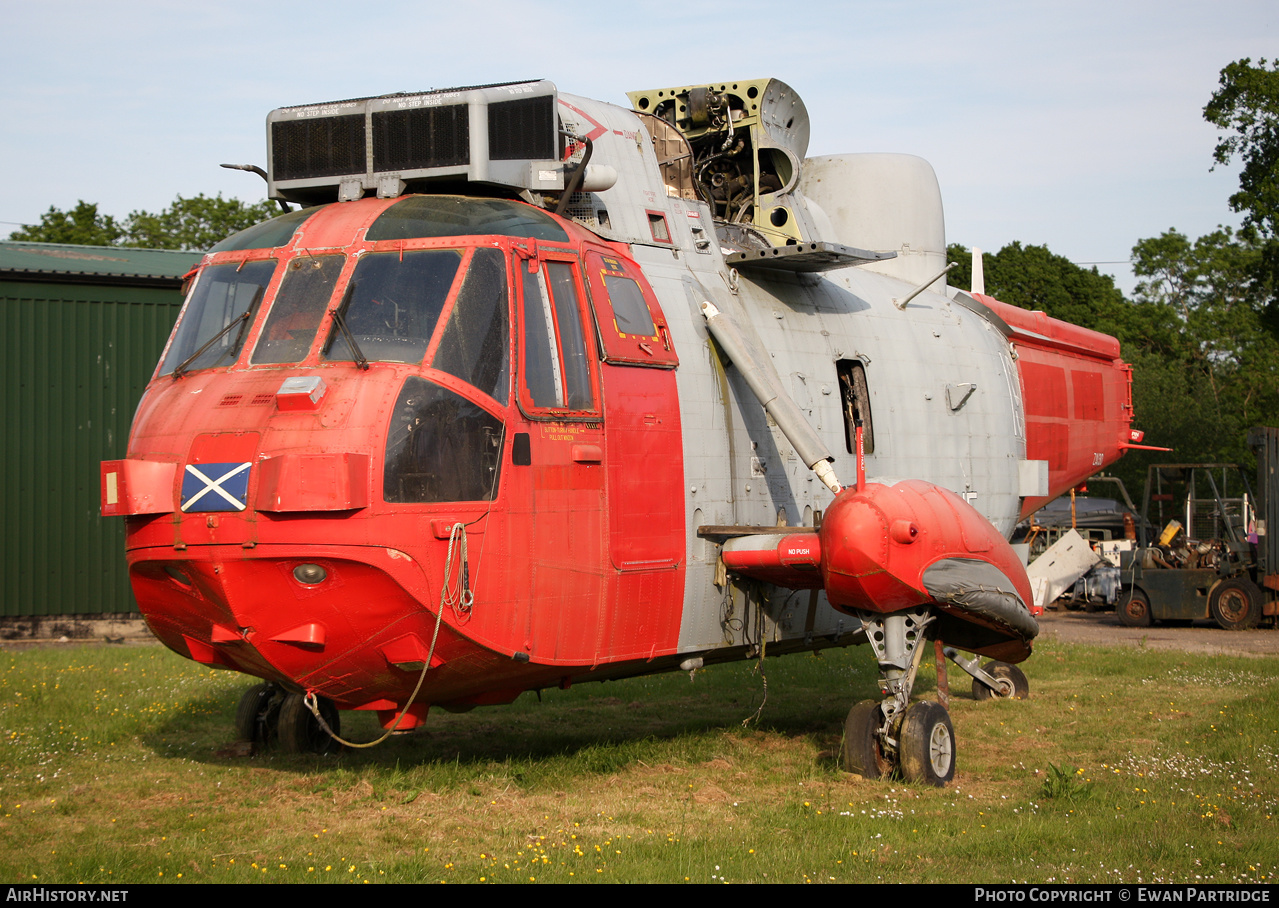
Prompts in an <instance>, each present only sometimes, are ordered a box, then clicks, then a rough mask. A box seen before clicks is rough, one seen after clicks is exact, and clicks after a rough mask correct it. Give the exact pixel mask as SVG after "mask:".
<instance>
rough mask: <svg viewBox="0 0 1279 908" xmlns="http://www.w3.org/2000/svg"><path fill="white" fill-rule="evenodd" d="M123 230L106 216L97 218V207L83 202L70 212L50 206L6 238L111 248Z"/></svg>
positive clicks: (111, 218)
mask: <svg viewBox="0 0 1279 908" xmlns="http://www.w3.org/2000/svg"><path fill="white" fill-rule="evenodd" d="M124 233H125V231H124V228H123V227H122V226H121V225H120V224H119V223H118V222H117V221H116V219H115V218H113V217H111V215H109V214H99V213H98V206H97V205H96V204H90V203H88V202H86V201H84V200H81V201H79V202H77V203H76V206H75V208H72V209H71V210H70V211H60V210H59V209H57V208H55V207H52V206H50V208H49V210H48V211H46V212H45V213H44V214H42V215H41V216H40V223H39V224H32V225H31V226H29V227H23V228H22V229H21V230H15V231H13V233H11V234H9V239H11V240H26V241H27V242H32V243H74V244H78V245H82V246H115V245H118V244H119V243H120V241H121V240H122V239H123V238H124Z"/></svg>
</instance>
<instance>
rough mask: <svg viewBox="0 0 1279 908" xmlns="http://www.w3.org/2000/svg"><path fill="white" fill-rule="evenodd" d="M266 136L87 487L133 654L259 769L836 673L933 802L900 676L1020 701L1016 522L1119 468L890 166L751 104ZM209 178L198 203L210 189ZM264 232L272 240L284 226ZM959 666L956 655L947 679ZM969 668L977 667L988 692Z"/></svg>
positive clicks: (674, 100)
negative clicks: (534, 711)
mask: <svg viewBox="0 0 1279 908" xmlns="http://www.w3.org/2000/svg"><path fill="white" fill-rule="evenodd" d="M628 97H629V100H630V102H631V107H630V109H627V108H624V107H621V106H618V105H614V104H609V103H605V102H600V101H594V100H591V99H588V98H584V97H579V96H575V95H570V94H566V93H562V92H560V91H559V89H558V88H557V87H556V86H555V85H554V84H553V83H552V82H549V81H546V80H539V81H531V82H521V83H509V84H500V85H485V86H474V87H467V88H458V89H447V90H431V91H426V92H420V93H400V94H391V95H384V96H379V97H371V98H359V99H352V100H345V101H336V102H327V103H320V104H308V105H299V106H292V107H283V108H278V109H276V110H274V111H272V112H271V113H270V114H269V115H268V117H267V154H268V159H269V165H270V166H269V167H268V168H267V169H266V170H261V169H260V168H256V167H252V166H251V165H239V166H241V167H242V168H244V169H254V170H257V171H258V172H259V173H261V174H262V175H263V176H264V177H265V178H266V180H267V183H268V187H269V190H268V195H269V196H270V197H271V198H273V199H276V200H277V201H279V203H280V205H281V208H282V209H283V210H284V213H282V214H281V215H280V216H278V217H275V218H273V219H271V220H269V221H266V222H263V223H261V224H258V225H256V226H254V227H250V228H249V229H247V230H245V231H242V232H240V233H237V234H235V235H233V236H231V237H228V238H227V239H225V240H224V241H222V242H221V243H219V244H217V245H216V246H214V247H213V248H212V249H211V250H210V251H209V252H208V254H207V255H205V257H204V258H203V260H202V261H201V263H200V264H199V265H198V266H197V268H196V269H195V270H194V271H193V273H192V274H191V275H190V276H189V280H188V289H187V296H186V301H185V303H184V306H183V309H182V311H181V314H180V316H179V318H178V321H177V324H176V326H175V328H174V330H173V333H172V335H171V337H170V339H169V342H168V344H167V346H166V348H165V350H164V353H163V354H162V356H161V359H160V362H159V364H158V366H157V368H156V371H155V374H154V376H153V378H152V380H151V381H150V383H149V384H148V386H147V388H146V390H145V392H144V394H143V397H142V400H141V402H140V403H139V405H138V409H137V412H136V415H135V418H134V421H133V427H132V431H131V434H130V439H129V443H128V450H127V455H126V457H125V458H123V459H121V460H113V461H106V462H104V463H103V464H102V471H101V492H102V513H103V514H104V515H109V516H111V515H114V516H122V517H124V518H125V521H126V548H127V555H126V557H127V560H128V566H129V576H130V582H131V585H132V588H133V591H134V594H135V596H136V598H137V601H138V605H139V608H140V610H141V612H142V614H143V616H144V617H145V619H146V621H147V624H148V626H149V627H150V629H151V631H152V632H153V633H154V634H155V636H156V637H158V638H159V639H160V640H161V641H162V642H163V643H164V644H165V645H167V646H168V647H169V648H171V649H172V650H174V651H175V652H177V653H178V654H180V655H182V656H184V657H188V658H190V659H193V660H195V661H196V662H198V663H201V664H204V665H209V666H217V667H221V668H226V669H231V670H235V671H239V672H243V673H245V674H248V675H251V676H256V677H257V678H259V679H261V683H259V684H257V685H256V686H254V687H252V688H250V689H249V690H248V691H247V692H246V693H245V695H244V697H243V699H242V700H241V702H240V704H239V707H238V710H237V715H236V726H237V730H238V731H239V733H240V735H241V736H242V737H243V738H244V739H247V740H254V741H257V742H259V743H261V742H267V741H272V742H275V743H277V744H278V746H280V747H282V748H283V749H284V750H286V751H289V752H310V751H318V752H323V751H326V750H329V749H332V748H335V747H336V746H337V741H339V740H340V711H343V710H366V711H372V712H374V713H375V714H376V715H377V718H378V720H379V722H380V723H381V725H382V726H383V728H384V729H386V731H387V733H388V734H389V733H391V732H393V731H394V732H405V731H410V730H413V729H416V728H418V727H420V726H421V725H422V723H423V722H425V720H426V718H427V714H428V712H429V710H430V709H431V708H433V707H438V708H441V709H444V710H450V711H465V710H469V709H472V708H474V707H477V706H487V705H498V704H504V703H509V702H511V701H513V700H514V699H515V698H516V697H518V696H519V695H520V694H521V693H523V692H525V691H540V690H542V689H546V688H552V687H558V688H564V689H567V688H569V687H570V686H572V685H573V684H577V683H583V682H588V681H605V680H611V679H619V678H624V677H629V676H635V675H641V674H648V673H655V672H669V671H678V670H682V671H689V672H693V671H696V670H697V669H699V668H702V667H703V666H706V665H711V664H715V663H721V662H727V661H732V660H743V659H754V658H763V656H764V655H769V656H776V655H784V654H788V653H801V652H813V651H816V650H820V649H823V648H826V647H837V646H850V645H860V644H867V643H868V644H869V645H870V648H871V650H872V651H873V654H874V658H875V660H876V663H877V666H878V669H879V673H880V691H881V698H880V699H879V700H865V701H862V702H860V703H857V704H855V705H853V706H852V708H851V710H850V712H849V715H848V718H847V721H846V723H845V727H844V735H843V747H842V751H841V753H842V756H841V760H842V763H843V766H844V768H845V769H847V770H849V771H851V772H856V773H860V774H862V775H864V776H866V777H868V778H872V779H873V778H881V777H885V776H887V775H889V774H893V773H897V774H900V775H901V776H902V777H904V778H906V779H908V780H911V781H919V782H923V783H926V784H932V785H944V784H945V783H946V782H947V781H949V780H951V779H952V778H953V777H954V772H955V750H956V748H955V735H954V729H953V725H952V723H951V721H950V718H949V715H948V712H947V710H946V708H945V707H944V706H943V705H942V704H940V703H937V702H933V701H927V700H915V701H912V700H911V690H912V687H913V684H914V681H915V676H916V672H917V670H918V668H919V665H920V663H921V659H922V657H923V655H924V654H925V652H926V651H927V650H928V649H929V647H928V646H927V643H928V642H930V641H931V642H933V643H934V646H935V647H936V648H937V649H938V650H939V651H940V650H941V646H942V645H944V646H945V654H946V655H947V656H948V657H950V658H951V659H952V660H953V661H954V662H955V664H957V665H959V666H960V667H961V668H962V669H963V670H964V671H966V672H967V673H968V674H970V675H972V676H973V679H974V680H973V690H974V693H975V695H976V696H978V697H979V698H989V697H1008V696H1024V695H1025V694H1026V691H1027V689H1028V683H1027V680H1026V677H1025V675H1024V673H1022V672H1021V670H1020V669H1019V668H1017V665H1016V663H1019V662H1022V661H1024V660H1025V659H1026V658H1027V657H1028V656H1029V655H1030V653H1031V650H1032V645H1033V640H1034V637H1035V636H1036V634H1037V631H1038V627H1037V624H1036V621H1035V618H1034V615H1033V614H1032V609H1033V602H1032V597H1031V593H1030V588H1029V582H1028V580H1027V578H1026V572H1025V568H1024V565H1023V562H1022V559H1021V558H1020V557H1019V556H1018V554H1017V553H1016V551H1015V550H1014V549H1013V548H1012V547H1011V546H1010V545H1009V543H1008V541H1007V539H1008V536H1009V535H1010V534H1011V532H1012V530H1013V528H1014V526H1015V524H1016V523H1017V521H1018V520H1020V519H1021V518H1023V517H1024V516H1026V515H1028V514H1029V513H1031V512H1032V511H1034V510H1036V509H1037V508H1038V507H1040V506H1041V505H1043V504H1044V503H1045V502H1047V501H1048V500H1050V499H1052V498H1054V497H1056V496H1057V495H1059V494H1061V493H1062V492H1064V491H1065V490H1067V489H1069V488H1071V487H1072V486H1075V485H1077V484H1078V483H1079V482H1081V481H1082V480H1084V479H1085V478H1087V477H1088V476H1089V475H1091V474H1092V473H1094V472H1096V471H1097V470H1100V469H1102V468H1104V467H1106V466H1107V465H1109V464H1111V463H1112V462H1114V461H1115V460H1117V459H1118V458H1119V457H1120V456H1121V455H1122V454H1123V453H1124V451H1125V450H1127V449H1128V448H1131V447H1137V446H1139V445H1138V442H1140V441H1141V433H1140V432H1139V431H1136V430H1134V429H1132V421H1133V412H1132V402H1131V376H1132V373H1131V369H1130V367H1129V366H1128V365H1127V364H1125V363H1124V362H1123V360H1122V359H1121V357H1120V351H1119V344H1118V342H1117V341H1116V340H1115V339H1114V338H1112V337H1108V336H1106V335H1103V334H1099V333H1097V332H1094V331H1090V330H1087V329H1084V328H1081V327H1078V326H1075V325H1071V324H1068V323H1065V322H1062V321H1058V320H1054V319H1052V318H1049V317H1048V316H1046V315H1045V314H1044V313H1041V312H1030V311H1026V310H1022V309H1019V308H1016V307H1014V306H1010V305H1006V304H1003V303H1001V302H999V301H998V300H996V299H994V298H992V297H989V296H986V295H985V294H984V293H983V292H982V288H980V287H974V288H973V291H972V292H966V291H963V290H959V289H957V288H953V287H949V286H948V285H947V283H946V281H945V279H944V278H945V275H946V272H947V270H948V267H949V266H947V264H946V242H945V227H944V219H943V213H942V206H941V195H940V190H939V187H938V184H937V179H936V176H935V174H934V173H933V170H932V168H931V167H930V165H929V164H928V163H927V162H925V161H923V160H922V159H920V158H918V157H913V156H910V155H900V154H846V155H831V156H817V157H807V156H806V155H807V146H808V139H809V128H810V123H809V118H808V113H807V110H806V108H805V105H804V103H803V101H802V100H801V99H800V97H799V95H798V94H797V93H796V92H795V91H794V89H792V88H791V87H790V86H788V85H786V84H785V83H783V82H781V81H779V80H777V79H771V78H765V79H755V80H745V81H737V82H722V83H715V84H704V85H686V86H676V87H664V88H657V89H651V90H642V91H635V92H631V93H629V95H628ZM226 166H231V165H226ZM290 203H293V204H296V205H299V206H300V207H298V208H293V207H292V206H291V205H290ZM963 653H971V654H974V656H973V657H972V658H969V657H966V656H964V655H963ZM977 656H986V657H990V659H992V660H993V661H990V662H987V663H986V664H985V665H982V664H981V663H980V660H979V659H978V658H976V657H977Z"/></svg>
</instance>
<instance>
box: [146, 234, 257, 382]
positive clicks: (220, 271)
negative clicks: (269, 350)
mask: <svg viewBox="0 0 1279 908" xmlns="http://www.w3.org/2000/svg"><path fill="white" fill-rule="evenodd" d="M274 273H275V259H265V260H262V261H257V262H228V263H226V264H223V265H212V266H210V267H208V268H206V269H205V270H204V271H203V273H201V275H200V277H199V279H198V280H197V281H196V284H195V287H194V288H193V289H192V291H191V295H190V296H189V297H188V298H187V302H186V305H185V306H184V307H183V309H182V319H181V321H179V322H178V327H177V328H176V329H175V330H174V332H173V341H172V343H170V344H169V352H168V354H167V355H166V356H165V357H164V362H163V363H161V364H160V374H161V375H168V374H169V373H170V372H177V373H179V374H181V373H185V372H190V371H192V370H194V369H212V368H214V367H216V366H229V365H230V364H231V363H233V362H235V360H236V358H237V357H238V356H239V355H240V349H241V347H243V346H244V339H245V338H246V337H247V336H248V333H249V327H250V326H251V325H252V324H253V319H254V317H255V316H256V315H257V310H258V306H259V304H260V303H261V302H262V297H263V295H264V294H265V293H266V288H267V285H268V284H270V283H271V275H272V274H274Z"/></svg>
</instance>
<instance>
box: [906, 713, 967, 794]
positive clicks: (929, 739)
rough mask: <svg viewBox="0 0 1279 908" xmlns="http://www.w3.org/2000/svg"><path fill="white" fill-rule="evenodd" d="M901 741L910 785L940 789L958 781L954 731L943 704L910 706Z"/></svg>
mask: <svg viewBox="0 0 1279 908" xmlns="http://www.w3.org/2000/svg"><path fill="white" fill-rule="evenodd" d="M898 742H899V743H898V751H899V755H900V759H901V773H902V778H903V779H905V780H906V781H907V782H923V783H926V784H928V785H934V786H936V787H937V788H941V787H942V786H944V785H945V784H946V783H947V782H949V781H950V780H951V779H953V778H955V729H954V727H953V726H952V725H951V724H950V716H949V715H948V714H947V713H946V708H945V707H944V706H942V705H941V704H940V703H934V702H932V701H931V700H920V701H919V702H918V703H912V704H911V705H910V706H909V707H907V709H906V716H905V718H904V719H903V720H902V728H901V732H900V734H899V735H898Z"/></svg>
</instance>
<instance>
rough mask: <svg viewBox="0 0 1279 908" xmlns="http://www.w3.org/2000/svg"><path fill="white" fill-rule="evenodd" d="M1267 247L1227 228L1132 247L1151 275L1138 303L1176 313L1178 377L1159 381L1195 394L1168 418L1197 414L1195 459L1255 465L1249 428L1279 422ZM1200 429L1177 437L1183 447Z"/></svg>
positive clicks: (1140, 267)
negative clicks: (1264, 259) (1268, 314)
mask: <svg viewBox="0 0 1279 908" xmlns="http://www.w3.org/2000/svg"><path fill="white" fill-rule="evenodd" d="M1263 246H1264V244H1261V243H1258V242H1257V241H1256V239H1255V234H1252V235H1251V236H1250V235H1249V233H1248V232H1244V233H1243V234H1242V235H1239V234H1235V233H1234V231H1232V230H1231V229H1230V228H1229V227H1221V228H1218V229H1217V230H1215V231H1214V232H1212V233H1210V234H1207V235H1206V236H1202V237H1200V238H1199V239H1198V240H1196V241H1195V242H1193V243H1191V242H1190V240H1189V239H1188V238H1187V237H1186V236H1185V235H1183V234H1181V233H1179V232H1177V231H1175V230H1168V231H1166V232H1164V233H1163V234H1162V235H1161V236H1158V237H1155V238H1152V239H1145V240H1141V241H1139V242H1138V243H1137V245H1136V246H1134V247H1133V254H1132V258H1133V271H1134V273H1135V274H1136V275H1137V276H1138V277H1140V278H1144V280H1143V281H1142V282H1141V283H1139V284H1138V285H1137V290H1136V294H1135V295H1136V298H1137V302H1138V304H1139V305H1142V304H1145V305H1155V306H1165V307H1167V308H1169V309H1171V310H1172V311H1174V312H1175V313H1176V314H1177V325H1178V332H1179V335H1180V337H1179V343H1178V349H1177V350H1176V351H1175V355H1172V356H1167V357H1166V358H1165V361H1166V363H1167V365H1168V366H1170V367H1176V368H1179V369H1180V377H1178V378H1172V377H1170V376H1168V375H1165V376H1164V377H1163V378H1162V379H1161V381H1163V382H1164V383H1165V384H1176V385H1179V386H1181V387H1183V388H1184V390H1185V393H1186V394H1187V395H1188V396H1190V397H1191V398H1192V400H1190V401H1187V402H1186V404H1185V410H1184V412H1182V413H1177V414H1172V413H1166V412H1165V413H1164V414H1163V415H1162V416H1161V418H1162V419H1165V420H1170V419H1181V420H1183V421H1184V420H1185V419H1186V417H1191V418H1192V419H1193V420H1194V421H1195V422H1196V423H1197V424H1198V425H1199V426H1202V427H1204V429H1205V433H1206V435H1205V437H1200V438H1197V440H1196V441H1195V443H1194V445H1193V450H1194V454H1193V459H1196V460H1237V461H1239V462H1241V463H1250V462H1251V456H1250V455H1249V454H1248V452H1247V449H1246V446H1245V444H1244V435H1245V434H1246V432H1247V430H1248V428H1249V427H1250V426H1253V425H1259V424H1267V425H1274V424H1275V420H1276V419H1279V341H1277V340H1276V339H1275V336H1274V335H1273V334H1272V333H1271V332H1270V331H1269V330H1268V329H1267V327H1266V321H1265V317H1266V311H1265V304H1264V299H1265V296H1266V294H1265V293H1264V290H1263V289H1262V287H1263V285H1264V276H1263V275H1261V273H1260V270H1259V265H1260V262H1261V260H1262V256H1263ZM1165 406H1166V405H1165ZM1198 434H1199V433H1195V432H1194V431H1192V430H1190V429H1189V427H1183V428H1181V429H1179V430H1178V431H1176V432H1174V433H1170V435H1169V437H1171V438H1176V439H1178V442H1177V443H1178V447H1179V450H1180V449H1183V448H1185V447H1186V444H1187V441H1189V440H1190V439H1196V436H1197V435H1198ZM1183 457H1184V455H1183Z"/></svg>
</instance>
